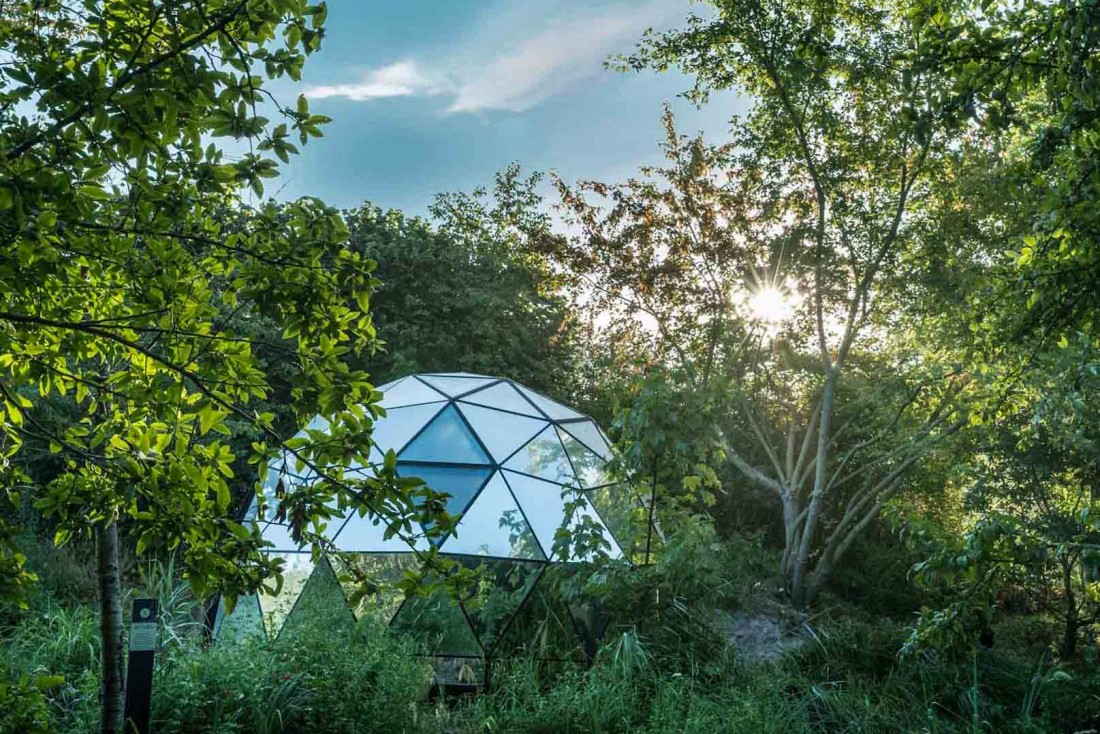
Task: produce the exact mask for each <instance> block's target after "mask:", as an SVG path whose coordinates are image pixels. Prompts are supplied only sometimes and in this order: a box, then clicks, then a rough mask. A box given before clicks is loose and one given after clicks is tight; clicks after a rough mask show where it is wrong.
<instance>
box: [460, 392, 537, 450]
mask: <svg viewBox="0 0 1100 734" xmlns="http://www.w3.org/2000/svg"><path fill="white" fill-rule="evenodd" d="M460 410H461V411H462V415H464V416H466V420H468V421H469V422H470V426H471V427H472V428H473V429H474V432H475V433H476V434H477V437H478V438H480V439H481V442H482V443H483V444H485V447H486V448H487V449H489V453H490V454H492V456H493V458H494V459H496V460H497V461H498V462H500V461H504V460H505V459H507V458H508V457H509V456H511V455H512V454H513V453H515V450H516V449H518V448H519V447H520V446H522V445H523V443H524V442H525V441H527V440H529V439H530V438H531V437H533V436H534V435H535V434H537V433H539V432H540V431H542V430H543V429H544V428H546V425H547V423H546V421H544V420H541V419H538V418H528V417H527V416H523V415H516V414H515V413H504V412H502V411H499V410H493V409H492V408H483V407H480V406H477V405H462V406H461V407H460Z"/></svg>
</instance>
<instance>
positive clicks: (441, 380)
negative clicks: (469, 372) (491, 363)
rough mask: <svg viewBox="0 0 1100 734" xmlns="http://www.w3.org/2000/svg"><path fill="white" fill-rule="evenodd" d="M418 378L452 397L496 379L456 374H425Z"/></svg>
mask: <svg viewBox="0 0 1100 734" xmlns="http://www.w3.org/2000/svg"><path fill="white" fill-rule="evenodd" d="M418 379H421V380H423V381H424V382H426V383H428V384H429V385H431V386H432V387H434V388H435V389H437V390H439V391H440V392H442V393H444V394H446V395H448V396H450V397H452V398H453V397H457V396H459V395H461V394H462V393H467V392H470V391H471V390H477V389H478V388H479V387H485V386H486V385H488V384H489V383H491V382H493V381H494V380H493V378H491V377H463V376H455V375H446V376H437V375H423V376H421V377H419V378H418Z"/></svg>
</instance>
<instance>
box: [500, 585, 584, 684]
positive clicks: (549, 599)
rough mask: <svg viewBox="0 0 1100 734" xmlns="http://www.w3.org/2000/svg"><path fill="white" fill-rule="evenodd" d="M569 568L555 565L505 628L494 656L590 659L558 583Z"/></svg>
mask: <svg viewBox="0 0 1100 734" xmlns="http://www.w3.org/2000/svg"><path fill="white" fill-rule="evenodd" d="M566 569H567V567H566V566H560V565H551V566H547V567H546V568H545V571H544V572H543V573H542V575H541V576H540V577H539V579H538V581H537V582H536V583H535V585H534V588H533V589H532V590H531V593H530V594H529V595H528V597H527V599H526V601H524V603H523V604H522V605H520V607H519V609H518V610H517V611H516V613H515V614H514V615H513V616H512V618H511V619H510V620H508V621H507V622H506V623H505V624H504V625H502V627H501V630H500V632H499V633H498V637H497V642H496V644H495V645H494V647H493V650H492V651H491V653H492V654H493V655H494V656H497V657H511V656H520V655H529V656H532V657H539V658H553V659H555V660H562V659H566V660H573V661H576V662H578V663H582V662H584V661H585V660H586V657H585V654H584V647H583V646H582V645H581V639H580V636H579V635H578V634H577V629H576V626H575V624H574V621H573V616H572V615H571V614H570V613H569V608H568V606H566V604H565V601H564V595H563V592H562V590H561V588H560V584H559V583H557V581H558V579H559V577H560V576H561V571H563V570H566Z"/></svg>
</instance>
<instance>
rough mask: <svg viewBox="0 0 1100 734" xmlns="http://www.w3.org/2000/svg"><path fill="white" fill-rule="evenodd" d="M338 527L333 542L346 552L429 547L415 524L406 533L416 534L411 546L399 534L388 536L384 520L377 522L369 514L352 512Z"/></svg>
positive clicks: (393, 550)
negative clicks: (386, 535) (362, 514)
mask: <svg viewBox="0 0 1100 734" xmlns="http://www.w3.org/2000/svg"><path fill="white" fill-rule="evenodd" d="M336 527H337V528H338V530H337V531H336V534H335V536H333V538H332V543H333V545H335V546H336V547H337V548H338V549H339V550H341V551H344V552H346V553H410V552H412V551H414V550H427V548H428V543H427V541H426V540H424V538H423V536H422V535H421V534H420V528H419V527H417V526H415V525H414V527H413V528H412V529H411V530H409V531H407V533H406V534H410V535H415V536H416V537H415V538H414V540H413V544H412V545H411V546H410V545H409V544H408V543H407V542H405V541H404V540H402V539H401V538H400V537H398V536H397V535H394V536H392V537H390V538H386V537H385V533H386V528H387V526H386V525H385V524H384V523H382V522H378V523H377V524H375V522H374V518H373V517H371V516H370V515H369V514H368V515H364V516H362V517H360V516H359V513H358V512H355V513H352V514H351V516H350V517H349V518H348V519H347V521H346V522H344V524H343V525H340V524H339V523H338V522H337V524H336Z"/></svg>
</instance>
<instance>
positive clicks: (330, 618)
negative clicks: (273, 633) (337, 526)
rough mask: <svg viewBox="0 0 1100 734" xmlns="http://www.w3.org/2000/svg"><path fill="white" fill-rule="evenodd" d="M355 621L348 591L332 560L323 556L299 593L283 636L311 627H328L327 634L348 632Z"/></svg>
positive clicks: (281, 634) (287, 619)
mask: <svg viewBox="0 0 1100 734" xmlns="http://www.w3.org/2000/svg"><path fill="white" fill-rule="evenodd" d="M354 624H355V617H354V616H353V615H352V613H351V610H350V609H348V605H347V600H346V599H345V597H344V590H343V589H342V588H341V586H340V582H339V580H338V579H337V578H336V573H335V572H334V571H333V568H332V566H331V565H330V564H329V562H328V559H327V558H325V557H323V556H322V558H321V560H320V561H319V562H318V563H317V565H316V566H315V567H314V569H313V573H311V574H310V575H309V580H308V581H306V584H305V586H304V587H303V588H302V593H301V594H299V595H298V601H297V602H296V603H295V604H294V608H293V609H292V610H291V612H290V614H289V615H287V618H286V621H285V622H284V623H283V629H282V631H281V632H280V633H279V635H280V637H282V638H284V639H285V638H286V637H287V636H293V635H295V634H298V633H299V632H301V631H303V630H304V629H308V628H309V627H311V626H314V627H317V628H319V629H323V630H325V632H326V634H328V633H331V634H333V635H338V634H341V633H344V634H347V633H349V632H351V628H352V626H353V625H354Z"/></svg>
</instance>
